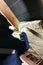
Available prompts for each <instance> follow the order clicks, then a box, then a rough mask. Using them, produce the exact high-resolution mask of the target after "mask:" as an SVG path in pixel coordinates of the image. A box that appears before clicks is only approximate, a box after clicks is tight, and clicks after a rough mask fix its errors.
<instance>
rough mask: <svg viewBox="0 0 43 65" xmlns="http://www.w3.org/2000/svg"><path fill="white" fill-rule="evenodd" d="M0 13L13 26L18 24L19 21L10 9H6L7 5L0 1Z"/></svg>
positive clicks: (2, 0)
mask: <svg viewBox="0 0 43 65" xmlns="http://www.w3.org/2000/svg"><path fill="white" fill-rule="evenodd" d="M0 11H2V12H3V13H4V15H5V16H6V17H7V18H8V20H9V21H10V22H11V23H12V24H13V25H14V26H15V27H17V25H18V24H19V20H18V19H17V17H16V16H15V15H14V14H13V12H12V11H11V9H10V8H9V7H8V5H7V4H6V3H5V1H4V0H0Z"/></svg>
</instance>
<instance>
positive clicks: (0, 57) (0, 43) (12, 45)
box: [0, 27, 26, 65]
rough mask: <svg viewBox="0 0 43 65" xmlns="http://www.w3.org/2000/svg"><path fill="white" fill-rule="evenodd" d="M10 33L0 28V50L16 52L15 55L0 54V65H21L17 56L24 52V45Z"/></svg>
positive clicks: (6, 29)
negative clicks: (13, 50)
mask: <svg viewBox="0 0 43 65" xmlns="http://www.w3.org/2000/svg"><path fill="white" fill-rule="evenodd" d="M11 33H12V31H11V30H9V29H8V28H5V27H0V48H5V49H15V50H16V52H15V54H0V65H21V60H20V59H19V56H20V55H21V54H22V53H23V52H25V51H26V46H25V43H24V42H22V41H20V40H19V39H17V38H14V37H13V36H12V35H11ZM13 57H14V58H13ZM17 62H18V63H17ZM5 63H6V64H5ZM10 63H11V64H10ZM14 63H15V64H14ZM16 63H17V64H16Z"/></svg>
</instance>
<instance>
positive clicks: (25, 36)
mask: <svg viewBox="0 0 43 65" xmlns="http://www.w3.org/2000/svg"><path fill="white" fill-rule="evenodd" d="M20 40H21V41H24V42H25V45H26V50H28V49H29V48H30V46H29V41H28V38H27V35H26V33H25V32H22V33H21V34H20Z"/></svg>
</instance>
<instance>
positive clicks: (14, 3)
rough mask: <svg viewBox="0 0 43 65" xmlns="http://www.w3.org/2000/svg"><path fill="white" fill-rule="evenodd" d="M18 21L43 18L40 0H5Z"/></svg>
mask: <svg viewBox="0 0 43 65" xmlns="http://www.w3.org/2000/svg"><path fill="white" fill-rule="evenodd" d="M5 1H6V3H7V4H8V6H9V7H10V8H11V10H12V11H13V13H14V14H15V15H16V16H17V18H18V19H19V20H20V21H26V20H36V19H43V7H42V5H41V0H5Z"/></svg>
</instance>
